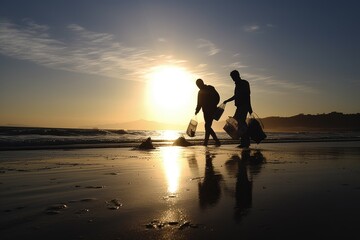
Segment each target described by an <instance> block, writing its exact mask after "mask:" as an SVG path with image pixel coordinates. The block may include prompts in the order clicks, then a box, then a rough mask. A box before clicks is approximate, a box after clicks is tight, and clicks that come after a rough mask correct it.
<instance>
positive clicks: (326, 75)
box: [0, 0, 360, 127]
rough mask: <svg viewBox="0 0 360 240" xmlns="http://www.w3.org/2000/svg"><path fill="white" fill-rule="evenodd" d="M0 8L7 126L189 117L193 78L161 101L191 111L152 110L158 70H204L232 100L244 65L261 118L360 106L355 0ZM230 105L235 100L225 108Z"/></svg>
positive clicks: (1, 98) (0, 90)
mask: <svg viewBox="0 0 360 240" xmlns="http://www.w3.org/2000/svg"><path fill="white" fill-rule="evenodd" d="M1 5H2V7H1V8H0V125H7V124H25V125H36V126H66V127H79V126H96V125H101V124H110V123H116V122H126V121H132V120H137V119H147V120H153V121H162V120H165V121H172V122H174V123H179V124H180V123H183V122H187V121H188V119H189V118H191V116H192V115H193V114H194V110H195V106H196V87H195V84H194V88H193V89H189V91H187V90H186V89H181V90H180V89H178V91H181V92H183V94H182V95H175V94H174V95H173V96H174V99H166V100H164V101H167V102H169V103H171V101H174V102H175V101H185V100H184V99H185V98H186V99H187V100H189V99H191V101H192V103H191V102H190V103H188V104H187V105H186V106H183V108H184V109H182V110H181V111H180V110H179V109H172V110H173V111H169V110H168V109H167V110H166V112H164V110H163V111H159V110H158V111H155V110H153V109H154V108H155V109H156V108H157V106H156V105H154V104H153V103H152V102H151V100H149V99H148V98H147V97H146V96H147V95H149V93H148V92H147V91H148V89H149V88H148V87H147V86H148V84H149V81H152V80H151V79H149V78H147V77H146V76H148V74H149V72H151V71H152V69H154V67H157V66H174V67H179V68H181V69H184V70H185V71H186V72H187V73H189V74H190V75H191V76H192V77H193V79H194V82H195V80H196V78H198V77H201V78H202V79H204V81H205V83H207V84H211V85H213V86H215V87H216V88H217V89H218V91H219V93H220V95H221V100H225V99H227V98H229V97H231V96H232V94H233V88H234V85H233V82H232V81H231V79H230V77H229V72H230V71H231V70H233V69H237V70H239V71H240V73H241V75H242V77H243V78H244V79H247V80H248V81H249V83H250V86H251V91H252V104H253V108H254V110H255V112H256V113H257V114H258V115H260V116H261V117H267V116H291V115H295V114H298V113H306V114H307V113H309V114H316V113H327V112H331V111H339V112H344V113H355V112H360V104H359V103H360V97H359V93H358V89H359V85H360V84H359V83H360V81H359V75H360V56H359V55H360V28H359V27H358V25H359V24H360V16H359V14H358V12H359V10H360V3H358V1H331V0H330V1H320V0H318V1H308V0H305V1H265V0H263V1H106V0H105V1H91V0H89V1H49V2H46V1H25V0H24V1H19V0H12V1H6V0H5V1H4V0H3V1H2V4H1ZM169 81H171V80H169ZM174 86H175V85H174ZM164 91H166V90H165V89H164ZM169 91H170V90H169ZM181 96H182V97H181ZM181 98H184V99H183V100H181ZM192 99H193V100H192ZM234 110H235V108H234V106H233V104H231V103H229V104H228V106H227V108H226V113H225V115H232V114H233V111H234Z"/></svg>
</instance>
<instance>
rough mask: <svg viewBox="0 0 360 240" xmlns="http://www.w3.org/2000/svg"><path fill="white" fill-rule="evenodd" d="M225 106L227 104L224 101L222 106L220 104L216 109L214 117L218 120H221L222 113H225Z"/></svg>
mask: <svg viewBox="0 0 360 240" xmlns="http://www.w3.org/2000/svg"><path fill="white" fill-rule="evenodd" d="M225 106H226V104H225V103H222V104H221V105H220V106H218V107H217V108H216V111H215V113H214V119H215V120H216V121H219V119H220V118H221V115H222V114H223V113H224V110H225Z"/></svg>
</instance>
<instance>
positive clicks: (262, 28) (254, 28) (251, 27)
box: [243, 23, 275, 33]
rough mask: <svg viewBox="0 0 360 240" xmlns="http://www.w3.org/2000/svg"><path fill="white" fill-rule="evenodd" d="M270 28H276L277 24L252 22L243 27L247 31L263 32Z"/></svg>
mask: <svg viewBox="0 0 360 240" xmlns="http://www.w3.org/2000/svg"><path fill="white" fill-rule="evenodd" d="M270 28H275V25H273V24H271V23H267V24H265V25H259V24H250V25H245V26H244V27H243V30H244V31H245V32H250V33H251V32H262V31H265V30H266V29H270Z"/></svg>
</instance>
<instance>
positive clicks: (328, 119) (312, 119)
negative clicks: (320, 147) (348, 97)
mask: <svg viewBox="0 0 360 240" xmlns="http://www.w3.org/2000/svg"><path fill="white" fill-rule="evenodd" d="M261 121H262V123H263V124H264V126H265V130H267V131H311V130H314V131H328V130H360V113H356V114H343V113H339V112H331V113H328V114H317V115H310V114H307V115H305V114H299V115H295V116H292V117H267V118H263V119H261Z"/></svg>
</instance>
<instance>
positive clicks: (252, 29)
mask: <svg viewBox="0 0 360 240" xmlns="http://www.w3.org/2000/svg"><path fill="white" fill-rule="evenodd" d="M259 30H260V26H259V25H256V24H253V25H247V26H244V31H245V32H257V31H259Z"/></svg>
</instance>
